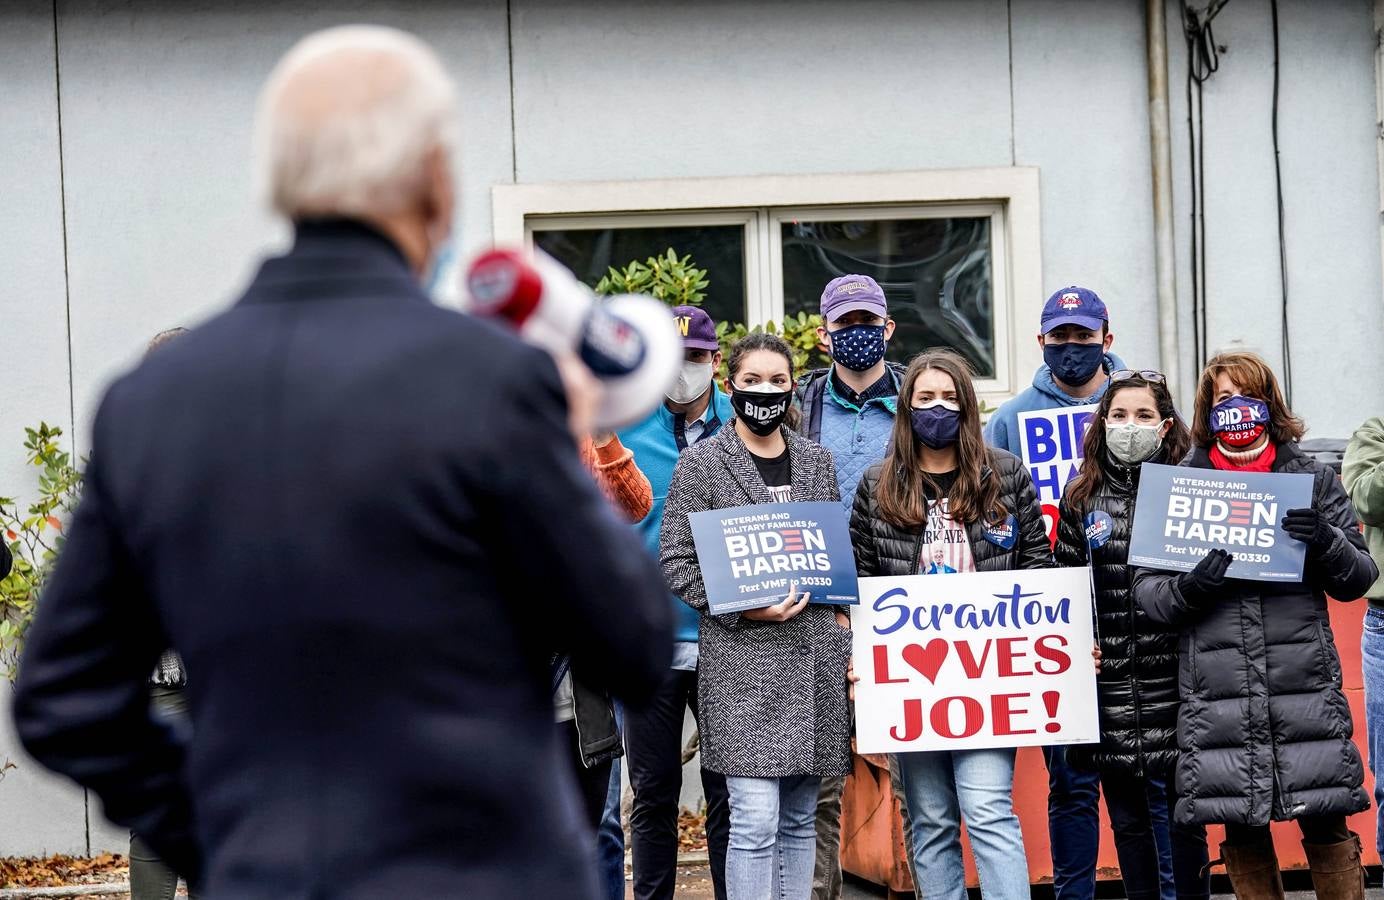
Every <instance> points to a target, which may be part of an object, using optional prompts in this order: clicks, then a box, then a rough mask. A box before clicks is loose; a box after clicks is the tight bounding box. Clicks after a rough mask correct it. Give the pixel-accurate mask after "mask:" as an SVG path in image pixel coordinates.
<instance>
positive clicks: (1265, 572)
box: [1129, 463, 1312, 581]
mask: <svg viewBox="0 0 1384 900" xmlns="http://www.w3.org/2000/svg"><path fill="white" fill-rule="evenodd" d="M1311 505H1312V476H1311V475H1306V474H1293V475H1288V474H1284V473H1280V472H1222V471H1219V470H1216V469H1189V468H1186V467H1183V466H1160V465H1154V464H1152V463H1145V464H1144V466H1143V469H1142V471H1141V472H1140V474H1139V497H1138V500H1137V501H1136V505H1135V507H1134V531H1133V533H1132V534H1131V535H1130V546H1129V564H1130V565H1131V566H1143V567H1145V568H1148V569H1165V570H1168V571H1173V572H1185V571H1190V570H1191V569H1193V568H1195V567H1196V565H1197V563H1198V562H1200V561H1201V558H1202V557H1203V556H1205V555H1206V554H1207V553H1209V552H1210V551H1212V550H1214V549H1216V548H1217V547H1219V548H1220V549H1222V550H1227V551H1229V552H1230V553H1232V554H1234V556H1235V560H1234V562H1232V563H1231V564H1230V569H1229V571H1228V572H1227V573H1226V574H1227V577H1230V578H1244V579H1248V580H1250V581H1301V580H1302V567H1303V563H1304V562H1305V561H1306V559H1307V545H1306V544H1304V543H1302V542H1301V541H1298V540H1294V539H1293V538H1291V537H1289V536H1288V534H1287V533H1286V532H1285V531H1283V529H1282V527H1281V526H1280V524H1279V523H1280V522H1282V521H1283V514H1284V513H1286V512H1287V511H1288V510H1290V509H1297V508H1300V507H1304V506H1311Z"/></svg>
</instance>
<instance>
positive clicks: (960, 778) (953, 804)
mask: <svg viewBox="0 0 1384 900" xmlns="http://www.w3.org/2000/svg"><path fill="white" fill-rule="evenodd" d="M898 761H899V775H900V777H901V779H902V781H903V790H904V796H905V798H906V799H907V802H908V819H909V821H908V827H909V830H910V831H911V832H912V837H913V872H914V875H915V877H916V878H917V880H918V895H919V896H920V897H923V898H925V900H966V867H965V864H964V863H963V861H962V858H961V822H962V819H963V818H964V819H965V822H966V833H967V834H968V835H969V836H970V838H971V852H972V853H973V854H974V855H975V860H976V869H977V870H978V871H979V873H980V893H981V896H982V897H984V898H985V900H1028V898H1029V889H1028V860H1027V859H1026V858H1025V857H1024V836H1023V832H1021V831H1020V830H1019V817H1018V816H1016V815H1014V800H1013V792H1014V751H1013V750H1012V749H1002V750H953V751H941V752H935V753H900V754H899V755H898Z"/></svg>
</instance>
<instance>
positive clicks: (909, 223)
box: [782, 217, 995, 377]
mask: <svg viewBox="0 0 1384 900" xmlns="http://www.w3.org/2000/svg"><path fill="white" fill-rule="evenodd" d="M782 239H783V286H784V311H785V312H786V313H788V314H790V315H791V314H796V313H797V312H799V311H803V310H805V311H807V312H809V313H815V312H817V311H818V310H819V308H820V299H821V293H822V288H823V287H825V286H826V283H827V282H828V281H831V280H832V279H833V278H836V277H838V276H840V275H845V274H848V273H850V274H858V275H869V276H870V277H871V278H874V279H875V280H876V281H878V282H879V284H880V286H881V287H882V288H883V289H884V293H885V296H886V297H887V298H888V300H889V312H890V315H892V316H893V318H894V320H895V322H897V323H898V324H897V330H896V331H895V333H894V339H893V341H892V342H891V343H890V347H889V354H888V357H889V358H890V359H892V360H895V361H896V362H906V361H907V360H908V359H909V358H910V357H912V356H913V355H914V354H916V353H918V352H919V351H920V350H923V349H924V348H927V347H935V346H948V347H953V348H955V349H956V350H957V351H959V352H960V353H962V354H963V355H964V356H966V358H967V359H969V360H970V361H971V364H972V365H973V366H975V369H976V374H977V375H979V376H980V377H991V376H993V375H994V374H995V330H994V294H993V283H992V279H991V250H990V219H989V218H988V217H957V218H927V219H860V220H851V221H836V222H810V221H792V222H784V223H783V225H782Z"/></svg>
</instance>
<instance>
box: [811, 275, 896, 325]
mask: <svg viewBox="0 0 1384 900" xmlns="http://www.w3.org/2000/svg"><path fill="white" fill-rule="evenodd" d="M860 309H863V310H865V311H866V312H872V313H874V314H875V315H877V316H881V317H883V318H886V319H887V318H888V317H889V305H888V302H887V301H886V300H885V299H884V290H883V289H882V288H880V286H879V283H878V282H877V281H875V280H874V279H873V278H871V277H870V276H869V275H842V276H841V277H840V278H833V279H832V280H831V281H829V282H827V286H826V287H825V288H823V289H822V318H823V319H825V320H826V321H827V322H835V321H836V320H837V319H839V318H841V317H842V316H844V315H845V314H846V313H848V312H855V311H856V310H860Z"/></svg>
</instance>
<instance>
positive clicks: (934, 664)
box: [903, 638, 947, 684]
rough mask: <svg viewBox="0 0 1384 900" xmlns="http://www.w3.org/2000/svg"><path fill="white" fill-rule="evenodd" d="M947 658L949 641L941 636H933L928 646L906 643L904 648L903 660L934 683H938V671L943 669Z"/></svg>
mask: <svg viewBox="0 0 1384 900" xmlns="http://www.w3.org/2000/svg"><path fill="white" fill-rule="evenodd" d="M946 658H947V642H946V641H944V640H942V639H941V638H933V639H932V640H930V641H928V642H927V646H923V645H922V644H905V645H904V648H903V661H904V662H906V663H908V664H909V665H910V666H912V667H913V668H915V669H917V670H918V671H919V672H921V673H923V675H924V676H926V678H927V680H928V681H931V682H932V683H933V684H936V683H937V673H938V672H939V671H941V669H942V663H943V662H944V661H945V660H946Z"/></svg>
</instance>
